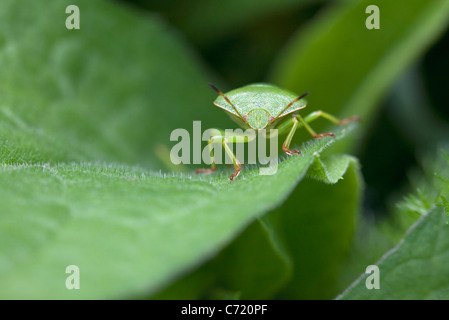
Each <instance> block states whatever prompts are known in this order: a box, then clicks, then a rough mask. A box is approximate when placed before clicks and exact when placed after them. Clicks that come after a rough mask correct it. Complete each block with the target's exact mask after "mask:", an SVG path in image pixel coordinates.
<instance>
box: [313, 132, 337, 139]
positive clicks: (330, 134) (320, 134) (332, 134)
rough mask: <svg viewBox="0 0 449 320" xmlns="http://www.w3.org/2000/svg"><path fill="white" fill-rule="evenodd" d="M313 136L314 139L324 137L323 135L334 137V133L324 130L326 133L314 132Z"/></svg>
mask: <svg viewBox="0 0 449 320" xmlns="http://www.w3.org/2000/svg"><path fill="white" fill-rule="evenodd" d="M313 137H314V138H315V139H319V138H324V137H332V138H335V134H334V133H333V132H326V133H319V134H314V135H313Z"/></svg>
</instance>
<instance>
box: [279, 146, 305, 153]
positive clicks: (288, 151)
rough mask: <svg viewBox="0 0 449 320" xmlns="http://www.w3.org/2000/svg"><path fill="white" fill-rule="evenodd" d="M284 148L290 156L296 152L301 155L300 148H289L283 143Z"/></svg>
mask: <svg viewBox="0 0 449 320" xmlns="http://www.w3.org/2000/svg"><path fill="white" fill-rule="evenodd" d="M282 150H284V152H285V153H286V154H288V155H289V156H292V155H294V154H297V155H299V156H300V155H301V151H299V150H290V149H289V148H287V147H286V146H285V145H282Z"/></svg>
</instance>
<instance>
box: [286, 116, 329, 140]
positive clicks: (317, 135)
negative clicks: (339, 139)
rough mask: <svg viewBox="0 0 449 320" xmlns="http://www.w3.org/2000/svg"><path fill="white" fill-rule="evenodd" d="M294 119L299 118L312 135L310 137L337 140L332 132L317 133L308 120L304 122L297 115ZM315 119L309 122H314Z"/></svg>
mask: <svg viewBox="0 0 449 320" xmlns="http://www.w3.org/2000/svg"><path fill="white" fill-rule="evenodd" d="M294 117H296V118H298V119H299V121H301V123H302V125H303V126H304V127H305V128H306V130H307V131H308V132H309V133H310V135H311V136H312V137H314V138H323V137H326V136H331V137H332V138H335V134H333V133H332V132H325V133H316V132H315V131H314V130H313V129H312V127H311V126H309V124H308V123H307V121H306V120H304V119H303V118H302V117H301V116H300V115H299V114H295V115H294ZM313 120H314V119H312V120H310V119H309V121H313Z"/></svg>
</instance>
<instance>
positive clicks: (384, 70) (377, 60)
mask: <svg viewBox="0 0 449 320" xmlns="http://www.w3.org/2000/svg"><path fill="white" fill-rule="evenodd" d="M369 5H377V6H378V7H379V10H380V29H378V30H376V29H373V30H368V29H367V28H366V27H365V20H366V18H368V16H369V14H366V13H365V9H366V8H367V6H369ZM448 21H449V2H448V1H442V0H429V1H421V0H395V1H390V0H376V1H370V0H363V1H344V2H340V3H339V4H335V5H334V6H333V7H332V8H330V9H329V10H327V11H326V12H323V13H322V14H321V15H320V16H319V17H318V18H317V19H314V20H313V21H312V22H311V24H310V25H309V26H308V28H304V29H303V30H300V32H298V34H297V36H295V37H294V38H293V39H292V41H291V42H290V44H289V45H288V46H287V48H286V50H285V51H284V52H283V53H282V54H281V55H280V56H279V58H278V60H277V62H276V63H275V64H274V67H273V71H272V74H271V79H272V81H273V82H274V83H276V84H278V85H280V86H281V87H284V88H287V89H290V90H292V91H293V92H303V91H310V92H312V94H313V96H312V95H311V96H310V98H309V102H310V107H312V108H313V109H321V108H322V109H323V110H325V111H326V112H330V113H334V114H340V115H344V116H349V115H353V114H356V115H359V116H360V117H361V118H362V127H364V126H367V125H368V124H369V123H370V119H371V118H372V117H373V115H374V112H375V107H376V106H377V102H378V101H379V99H380V98H381V97H382V96H383V94H384V93H385V92H386V91H387V90H388V88H389V87H390V85H391V84H392V82H393V81H394V80H395V78H396V77H397V76H399V75H400V74H401V72H403V71H404V70H405V69H406V67H407V66H409V65H410V64H411V63H412V62H413V61H415V60H416V59H417V58H418V57H419V56H420V55H421V54H422V53H423V52H424V51H425V49H426V48H427V47H428V46H429V45H430V44H431V43H432V42H433V41H435V39H436V38H437V37H438V36H439V35H440V34H441V32H442V31H443V30H445V28H446V27H447V24H448Z"/></svg>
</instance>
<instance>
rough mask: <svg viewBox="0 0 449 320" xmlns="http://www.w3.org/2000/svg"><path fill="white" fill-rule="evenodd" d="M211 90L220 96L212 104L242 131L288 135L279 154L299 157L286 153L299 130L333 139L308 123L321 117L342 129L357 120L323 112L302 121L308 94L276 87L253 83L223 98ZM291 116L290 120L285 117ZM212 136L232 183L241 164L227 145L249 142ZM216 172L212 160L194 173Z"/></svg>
mask: <svg viewBox="0 0 449 320" xmlns="http://www.w3.org/2000/svg"><path fill="white" fill-rule="evenodd" d="M209 85H210V86H211V87H212V89H214V90H215V91H217V92H218V94H219V96H218V98H217V99H216V100H215V101H214V104H215V105H216V106H217V107H219V108H222V109H224V110H226V111H227V112H228V114H229V115H230V116H231V118H232V119H233V120H234V121H236V122H237V123H238V124H239V125H240V126H241V127H243V128H251V129H254V130H255V131H256V132H258V131H259V130H262V129H278V134H279V135H281V134H284V133H287V132H288V134H287V138H286V139H285V141H284V143H283V145H282V150H284V152H285V153H286V154H288V155H294V154H297V155H300V154H301V151H299V150H291V149H289V147H290V143H291V141H292V138H293V135H294V134H295V131H296V129H297V128H298V126H304V127H305V128H306V129H307V131H308V132H309V133H310V135H311V136H312V137H313V138H323V137H326V136H330V137H335V135H334V134H333V133H332V132H326V133H319V134H317V133H316V132H315V131H314V130H313V129H312V127H310V125H309V122H312V121H313V120H315V119H317V118H319V117H323V118H325V119H328V120H329V121H331V122H333V123H335V124H338V125H344V124H347V123H349V122H351V121H356V120H358V119H359V118H358V117H357V116H352V117H349V118H345V119H342V120H339V119H337V118H336V117H334V116H332V115H330V114H329V113H326V112H323V111H315V112H312V113H311V114H309V115H308V116H307V117H305V118H302V117H301V116H300V115H299V113H298V111H299V110H301V109H303V108H305V107H306V101H305V100H304V99H303V98H304V97H305V96H307V95H308V94H309V93H305V94H303V95H301V96H299V97H297V96H296V95H295V94H293V93H291V92H289V91H287V90H283V89H281V88H279V87H277V86H274V85H272V84H267V83H255V84H250V85H247V86H244V87H242V88H238V89H235V90H232V91H230V92H228V93H226V94H224V93H223V92H221V91H220V90H218V89H217V88H216V87H215V86H214V85H212V84H209ZM288 115H290V116H289V117H287V116H288ZM214 131H215V134H214V135H213V136H212V138H211V139H210V140H209V142H208V143H209V146H210V144H211V143H215V142H219V143H221V144H222V146H223V148H224V149H225V151H226V153H227V154H228V155H229V157H230V158H231V159H232V162H233V164H234V167H235V171H234V173H233V174H232V175H231V176H230V181H231V182H232V181H233V180H234V179H235V178H236V177H237V176H238V175H239V173H240V170H241V169H242V165H241V163H240V162H239V161H238V159H237V157H236V156H235V154H234V153H233V152H232V150H231V149H230V148H229V147H228V145H227V143H229V142H231V141H232V142H236V143H239V142H240V143H245V142H248V138H247V137H246V136H240V135H233V136H227V135H225V132H223V131H221V130H218V129H214ZM216 169H217V165H216V163H215V161H214V158H213V156H212V164H211V168H210V169H198V170H197V171H196V173H206V174H209V173H212V172H214V171H215V170H216Z"/></svg>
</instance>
